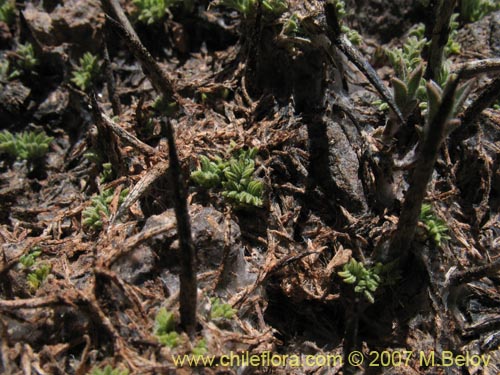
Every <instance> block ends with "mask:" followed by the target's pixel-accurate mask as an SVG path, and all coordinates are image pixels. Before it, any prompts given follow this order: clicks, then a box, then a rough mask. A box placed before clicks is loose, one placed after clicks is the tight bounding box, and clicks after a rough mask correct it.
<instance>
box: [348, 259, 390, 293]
mask: <svg viewBox="0 0 500 375" xmlns="http://www.w3.org/2000/svg"><path fill="white" fill-rule="evenodd" d="M338 275H339V276H340V277H341V278H342V279H343V280H342V281H343V282H344V283H346V284H352V285H354V291H355V292H356V293H361V294H363V295H364V297H365V298H366V299H367V301H368V302H370V303H374V302H375V298H374V296H373V293H374V292H375V291H376V290H377V288H378V287H379V285H380V282H381V280H380V276H379V275H378V273H377V269H376V268H375V267H374V268H370V269H367V268H365V266H364V264H363V263H361V262H358V261H356V259H354V258H353V259H351V260H350V261H349V263H347V264H345V265H344V268H343V270H342V271H340V272H339V273H338Z"/></svg>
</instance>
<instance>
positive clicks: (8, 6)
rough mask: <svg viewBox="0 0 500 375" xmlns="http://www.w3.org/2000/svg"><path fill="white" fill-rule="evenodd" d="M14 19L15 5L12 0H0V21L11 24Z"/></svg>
mask: <svg viewBox="0 0 500 375" xmlns="http://www.w3.org/2000/svg"><path fill="white" fill-rule="evenodd" d="M15 19H16V6H15V2H14V1H13V0H0V22H4V23H6V24H7V25H12V24H13V23H14V21H15Z"/></svg>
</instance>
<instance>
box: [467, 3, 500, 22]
mask: <svg viewBox="0 0 500 375" xmlns="http://www.w3.org/2000/svg"><path fill="white" fill-rule="evenodd" d="M499 9H500V2H499V1H498V0H460V18H461V19H462V20H464V21H465V22H476V21H479V20H480V19H481V18H483V17H484V16H486V15H488V14H489V13H491V12H493V11H495V10H499Z"/></svg>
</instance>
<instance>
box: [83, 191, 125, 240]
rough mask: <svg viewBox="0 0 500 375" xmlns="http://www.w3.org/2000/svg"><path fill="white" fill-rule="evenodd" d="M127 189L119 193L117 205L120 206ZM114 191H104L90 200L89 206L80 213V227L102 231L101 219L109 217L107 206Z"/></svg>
mask: <svg viewBox="0 0 500 375" xmlns="http://www.w3.org/2000/svg"><path fill="white" fill-rule="evenodd" d="M128 192H129V189H128V188H127V189H123V190H122V191H121V192H120V197H119V199H118V204H122V203H123V201H124V200H125V198H126V197H127V194H128ZM113 195H114V191H113V190H111V189H107V190H104V191H103V192H102V193H100V194H99V195H96V196H94V197H93V198H92V199H91V202H92V203H91V205H90V206H89V207H87V208H86V209H84V210H83V212H82V225H83V226H84V227H87V228H89V229H90V230H93V231H99V230H101V229H102V225H103V218H108V217H109V215H111V211H110V208H109V205H110V204H111V201H112V200H113Z"/></svg>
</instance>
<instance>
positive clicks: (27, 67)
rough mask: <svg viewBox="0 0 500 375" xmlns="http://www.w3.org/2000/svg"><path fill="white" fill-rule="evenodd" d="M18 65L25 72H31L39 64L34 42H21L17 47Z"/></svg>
mask: <svg viewBox="0 0 500 375" xmlns="http://www.w3.org/2000/svg"><path fill="white" fill-rule="evenodd" d="M16 57H17V59H16V67H18V68H19V69H20V70H22V71H24V72H25V73H30V72H31V71H33V69H35V67H36V66H37V65H38V59H37V58H36V56H35V50H34V48H33V44H31V43H25V44H19V46H18V47H17V49H16Z"/></svg>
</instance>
